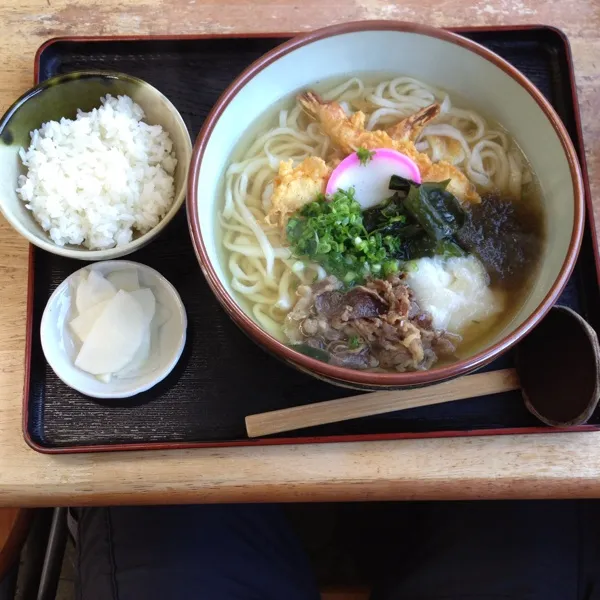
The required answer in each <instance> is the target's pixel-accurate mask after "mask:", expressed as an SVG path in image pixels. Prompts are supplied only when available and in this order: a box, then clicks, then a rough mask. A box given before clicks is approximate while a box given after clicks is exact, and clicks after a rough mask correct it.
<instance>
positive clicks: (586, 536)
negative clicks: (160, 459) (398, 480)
mask: <svg viewBox="0 0 600 600" xmlns="http://www.w3.org/2000/svg"><path fill="white" fill-rule="evenodd" d="M375 514H376V516H374V515H375ZM348 515H349V516H350V521H351V522H353V524H354V525H355V526H356V528H355V529H353V528H352V527H351V526H349V527H348V528H347V529H348V531H349V538H348V540H349V541H348V545H349V547H350V546H352V545H354V546H355V549H356V548H358V549H359V550H361V549H362V554H363V556H362V559H363V560H364V561H365V564H366V568H365V572H368V573H369V574H370V576H371V578H372V582H371V583H372V585H373V590H374V591H373V596H372V597H373V599H374V600H508V599H510V600H600V587H599V583H598V582H599V581H600V578H599V577H598V573H599V572H600V563H599V562H598V559H599V558H600V552H599V551H598V550H599V547H600V536H599V535H598V533H599V531H600V527H599V526H598V525H599V523H600V519H599V518H598V517H599V516H600V505H599V504H598V503H596V502H488V503H462V502H461V503H398V504H388V505H383V506H382V505H380V506H379V507H378V510H377V511H373V510H370V508H369V507H368V506H366V507H364V510H363V507H360V506H358V505H357V506H354V507H348V512H347V516H348ZM361 515H362V516H361ZM351 524H352V523H350V525H351ZM77 546H78V553H79V582H78V600H188V599H189V600H192V599H193V600H318V599H319V597H320V596H319V592H318V589H317V586H316V583H315V581H314V577H313V575H312V571H311V567H310V565H309V562H308V560H307V558H306V556H305V554H304V552H303V550H302V548H301V546H300V543H299V542H298V540H297V538H296V536H295V535H294V533H293V532H292V530H291V528H290V526H289V524H288V522H287V520H286V518H285V516H284V514H283V512H282V510H281V509H280V507H278V506H267V505H237V506H236V505H221V506H180V507H145V508H142V507H131V508H129V507H120V508H92V509H83V510H82V511H81V512H80V518H79V528H78V540H77Z"/></svg>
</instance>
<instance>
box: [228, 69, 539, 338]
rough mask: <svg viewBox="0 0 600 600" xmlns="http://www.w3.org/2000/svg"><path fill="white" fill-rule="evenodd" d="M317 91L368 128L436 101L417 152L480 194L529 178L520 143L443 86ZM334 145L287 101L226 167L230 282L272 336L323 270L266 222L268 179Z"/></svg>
mask: <svg viewBox="0 0 600 600" xmlns="http://www.w3.org/2000/svg"><path fill="white" fill-rule="evenodd" d="M322 96H323V98H324V99H325V100H337V101H338V102H339V103H340V104H341V106H342V107H343V108H344V110H345V111H346V113H348V114H350V113H352V112H354V111H356V110H362V111H363V112H364V113H365V114H366V116H367V121H366V123H367V124H366V128H367V129H368V130H373V129H381V128H384V127H385V126H388V125H390V124H392V123H395V122H397V121H398V120H400V119H402V118H405V117H407V116H409V115H411V114H413V113H415V112H416V111H418V110H420V109H422V108H424V107H426V106H428V105H430V104H432V103H433V102H436V101H437V102H439V103H440V104H441V114H440V116H439V117H438V118H437V119H436V120H435V121H434V122H433V123H432V124H430V125H428V126H426V127H425V128H424V130H423V131H422V133H421V135H420V137H419V138H418V139H417V142H416V147H417V149H418V150H419V151H421V152H424V153H427V154H428V155H429V156H430V158H431V159H432V160H433V161H434V162H437V161H440V160H446V161H448V162H450V163H452V164H454V165H455V166H457V167H458V168H460V169H461V170H462V171H463V172H464V173H465V174H466V175H467V177H468V178H469V179H470V180H471V181H472V182H473V183H474V184H476V186H477V188H478V190H479V191H480V192H481V193H483V192H486V191H496V190H497V191H499V192H501V193H503V194H506V195H509V196H511V197H514V198H519V197H520V196H521V188H522V186H523V185H524V184H525V183H527V181H528V179H529V178H530V177H531V175H530V173H529V171H528V169H527V165H526V163H525V162H524V160H523V158H522V155H521V153H520V150H519V149H518V148H517V147H516V145H515V144H514V143H513V142H512V141H511V139H510V138H509V136H507V134H506V133H505V132H504V131H501V130H500V129H498V128H493V127H491V126H490V125H489V124H488V123H487V122H486V120H485V119H484V118H483V117H482V116H481V115H480V114H478V113H477V112H476V111H474V110H467V109H463V108H458V107H456V106H454V105H453V104H452V101H451V99H450V97H449V96H448V95H447V94H446V93H444V92H442V91H441V90H438V89H436V88H434V87H431V86H429V85H427V84H425V83H423V82H420V81H417V80H416V79H412V78H410V77H396V78H394V79H387V80H385V81H382V82H380V83H378V84H376V85H374V86H373V85H366V84H365V82H364V81H363V80H362V79H360V78H358V77H352V78H351V79H348V80H347V81H345V82H343V83H341V84H339V85H336V86H335V87H332V88H330V89H328V90H326V91H324V92H323V93H322ZM265 129H266V128H265ZM333 152H334V149H333V148H332V147H331V144H330V140H329V138H328V136H326V135H324V134H323V133H322V131H321V130H320V127H319V125H318V124H317V123H315V122H312V121H311V120H310V119H309V118H308V117H307V116H306V115H305V114H304V113H303V111H302V109H301V107H300V106H299V105H298V104H294V105H293V106H292V107H289V105H288V108H283V109H281V110H279V113H278V114H277V115H276V116H275V117H274V118H273V120H272V121H271V122H270V123H269V124H268V129H267V130H266V132H265V133H262V134H261V135H259V137H257V139H256V140H254V142H252V144H251V145H250V147H249V148H248V150H247V151H246V152H245V154H244V155H243V156H242V157H241V159H240V160H239V161H238V162H235V163H233V164H231V165H230V166H229V168H228V169H227V171H226V174H225V202H224V208H223V211H222V213H221V214H220V215H219V218H220V223H221V226H222V229H223V244H224V246H225V248H226V249H227V250H228V251H229V254H228V266H229V270H230V272H231V285H232V287H233V289H234V290H236V291H237V292H238V293H239V294H240V295H242V296H243V297H244V298H245V299H246V301H247V303H248V306H249V308H250V310H251V311H252V313H253V315H254V317H255V319H256V320H257V321H258V322H259V323H260V324H261V325H262V327H263V328H265V329H266V330H268V331H269V332H270V333H271V334H273V335H275V336H277V337H281V335H282V333H281V331H282V324H283V322H284V319H285V316H286V314H287V313H288V312H289V311H290V309H291V308H292V307H293V304H294V302H295V290H296V288H297V287H298V285H300V284H311V283H312V282H314V281H316V280H321V279H323V278H324V277H325V276H326V273H325V271H324V269H323V268H322V267H320V266H319V265H316V264H311V263H309V262H304V261H300V260H298V259H296V258H294V257H293V256H292V255H291V252H290V250H289V248H288V247H286V246H287V244H286V243H285V240H284V239H282V231H281V229H280V228H278V227H274V226H269V225H267V224H266V222H265V216H266V213H267V211H268V210H269V207H270V195H271V192H272V189H273V184H272V181H273V178H274V177H275V175H276V174H277V171H278V167H279V163H280V161H283V160H289V159H293V160H294V163H297V162H299V161H302V160H303V159H305V158H307V157H309V156H318V157H321V158H323V159H324V160H326V161H327V160H328V159H329V158H330V157H331V156H332V154H333Z"/></svg>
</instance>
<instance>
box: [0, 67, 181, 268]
mask: <svg viewBox="0 0 600 600" xmlns="http://www.w3.org/2000/svg"><path fill="white" fill-rule="evenodd" d="M191 151H192V144H191V140H190V135H189V132H188V128H187V126H186V124H185V122H184V120H183V118H182V117H181V115H180V114H179V111H178V110H177V109H176V108H175V106H174V105H173V104H172V103H171V102H170V101H169V100H168V98H166V96H164V95H163V94H162V93H161V92H160V91H159V90H157V89H156V88H155V87H153V86H152V85H150V84H149V83H147V82H145V81H142V80H141V79H138V78H136V77H132V76H130V75H126V74H122V73H112V72H102V71H85V72H77V73H69V74H67V75H60V76H57V77H54V78H52V79H48V80H47V81H44V82H43V83H41V84H39V85H38V86H36V87H34V88H32V89H31V90H29V91H28V92H27V93H26V94H24V95H23V96H22V97H21V98H19V99H18V100H17V101H16V102H15V103H14V104H13V105H12V106H11V107H10V108H9V109H8V111H7V112H6V114H5V115H4V116H3V117H2V119H0V210H1V211H2V214H3V215H4V217H5V218H6V219H7V220H8V222H9V223H10V224H11V225H12V226H13V227H14V228H15V229H16V230H17V231H18V232H19V233H20V234H21V235H23V236H24V237H25V238H27V239H28V240H29V241H30V242H31V243H32V244H35V245H36V246H38V247H40V248H43V249H44V250H47V251H48V252H52V253H54V254H60V255H62V256H67V257H70V258H77V259H82V260H106V259H113V258H118V257H120V256H125V255H126V254H130V253H132V252H134V251H135V250H138V249H139V248H141V247H142V246H144V245H146V244H147V243H148V242H150V240H152V239H153V238H154V237H155V236H156V235H157V234H158V233H160V231H162V230H163V229H164V228H165V227H166V226H167V224H168V223H169V221H170V220H171V219H172V218H173V217H174V216H175V214H176V213H177V211H178V210H179V209H180V208H181V205H182V203H183V201H184V198H185V190H186V181H187V173H188V166H189V162H190V157H191Z"/></svg>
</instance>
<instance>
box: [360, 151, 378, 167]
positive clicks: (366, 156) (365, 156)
mask: <svg viewBox="0 0 600 600" xmlns="http://www.w3.org/2000/svg"><path fill="white" fill-rule="evenodd" d="M356 156H358V160H359V161H360V164H361V165H362V166H363V167H366V166H367V164H368V163H369V161H371V160H372V159H373V157H374V156H375V152H371V150H367V149H366V148H363V147H362V146H361V147H360V148H358V150H357V151H356Z"/></svg>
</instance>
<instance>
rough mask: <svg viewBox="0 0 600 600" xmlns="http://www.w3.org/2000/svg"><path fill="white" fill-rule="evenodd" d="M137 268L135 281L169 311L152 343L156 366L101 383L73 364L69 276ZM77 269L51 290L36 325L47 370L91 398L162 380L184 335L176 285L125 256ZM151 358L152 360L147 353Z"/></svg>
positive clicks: (123, 395) (139, 388)
mask: <svg viewBox="0 0 600 600" xmlns="http://www.w3.org/2000/svg"><path fill="white" fill-rule="evenodd" d="M132 268H134V269H136V270H137V272H138V277H139V279H140V284H142V285H143V286H144V287H152V290H153V292H154V294H155V296H156V299H157V301H158V302H159V303H160V304H162V305H163V306H164V307H165V308H166V309H167V310H168V311H169V313H170V316H169V319H168V320H167V321H166V322H165V323H164V325H162V326H161V327H160V329H159V333H158V336H157V339H156V340H154V341H153V344H154V343H156V345H157V349H153V351H152V352H153V353H154V352H157V358H156V359H155V360H156V362H157V365H156V367H155V368H154V369H153V370H152V371H151V372H148V373H142V374H141V375H138V376H135V377H131V378H127V379H112V380H111V381H110V383H102V382H101V381H99V380H98V379H96V377H94V376H93V375H90V374H89V373H86V372H85V371H82V370H81V369H78V368H77V367H76V366H75V364H74V360H75V356H76V352H77V350H76V346H75V343H74V341H73V339H72V336H71V333H70V331H69V329H68V322H69V316H70V314H71V303H72V302H71V291H72V288H71V285H70V283H71V281H73V278H74V277H77V275H78V274H79V273H81V271H83V270H84V269H88V270H94V271H98V272H100V273H102V274H103V275H107V274H108V273H111V272H113V271H117V270H122V269H132ZM84 269H79V270H78V271H75V273H72V274H71V275H70V276H69V277H67V278H66V279H65V280H64V281H63V282H62V283H61V284H60V285H59V286H58V287H57V288H56V290H54V293H53V294H52V295H51V296H50V299H49V300H48V303H47V304H46V308H45V309H44V314H43V316H42V324H41V328H40V336H41V341H42V350H43V351H44V356H45V357H46V360H47V361H48V364H49V365H50V367H52V370H53V371H54V372H55V373H56V375H57V376H58V377H59V378H60V379H61V380H62V381H63V382H64V383H66V384H67V385H68V386H69V387H72V388H73V389H75V390H77V391H78V392H81V393H82V394H85V395H86V396H91V397H93V398H109V399H110V398H115V399H116V398H129V397H130V396H134V395H136V394H139V393H140V392H145V391H146V390H148V389H150V388H151V387H153V386H154V385H156V384H157V383H159V382H160V381H162V380H163V379H164V378H165V377H166V376H167V375H168V374H169V373H170V372H171V371H172V370H173V367H175V365H176V364H177V361H178V360H179V358H180V357H181V353H182V352H183V348H184V346H185V340H186V330H187V315H186V312H185V307H184V305H183V302H182V301H181V298H180V296H179V294H178V293H177V290H176V289H175V288H174V287H173V285H171V283H169V282H168V281H167V280H166V279H165V278H164V277H163V276H162V275H161V274H160V273H159V272H158V271H155V270H154V269H152V268H150V267H147V266H146V265H142V264H140V263H137V262H132V261H128V260H109V261H105V262H98V263H94V264H91V265H88V266H86V267H84ZM150 360H153V359H152V358H150Z"/></svg>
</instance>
